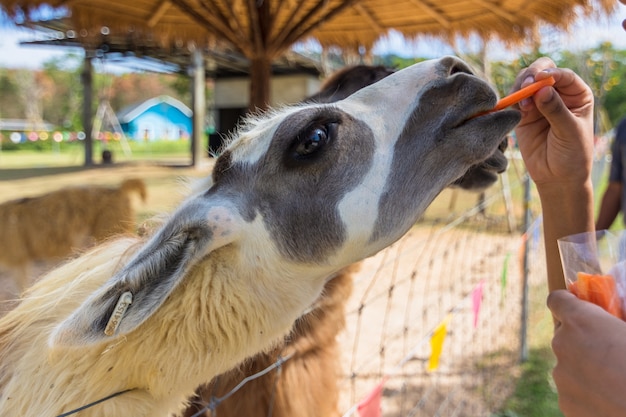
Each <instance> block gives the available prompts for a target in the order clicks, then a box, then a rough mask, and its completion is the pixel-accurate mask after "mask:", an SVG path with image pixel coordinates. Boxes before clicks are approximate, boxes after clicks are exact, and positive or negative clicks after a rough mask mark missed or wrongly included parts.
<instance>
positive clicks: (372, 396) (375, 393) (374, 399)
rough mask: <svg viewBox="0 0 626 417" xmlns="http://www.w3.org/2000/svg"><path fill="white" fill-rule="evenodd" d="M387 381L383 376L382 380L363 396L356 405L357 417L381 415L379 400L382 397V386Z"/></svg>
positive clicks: (376, 416) (378, 416) (379, 416)
mask: <svg viewBox="0 0 626 417" xmlns="http://www.w3.org/2000/svg"><path fill="white" fill-rule="evenodd" d="M385 382H387V378H383V380H382V381H380V383H379V384H378V385H376V387H375V388H374V389H373V390H372V392H370V393H369V394H367V396H366V397H365V398H363V399H362V400H361V402H360V403H359V404H358V405H357V410H358V411H359V417H381V416H382V410H381V405H380V402H381V400H382V397H383V386H384V385H385Z"/></svg>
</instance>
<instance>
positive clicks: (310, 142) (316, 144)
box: [295, 126, 328, 157]
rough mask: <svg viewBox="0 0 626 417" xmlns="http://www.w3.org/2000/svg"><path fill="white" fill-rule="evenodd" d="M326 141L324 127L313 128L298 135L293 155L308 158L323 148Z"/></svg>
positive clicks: (326, 135) (326, 133) (326, 136)
mask: <svg viewBox="0 0 626 417" xmlns="http://www.w3.org/2000/svg"><path fill="white" fill-rule="evenodd" d="M327 140H328V131H327V129H326V126H314V127H312V128H310V129H307V130H306V131H304V132H303V133H301V134H300V135H298V138H297V139H296V148H295V153H296V155H297V156H299V157H306V156H309V155H311V154H313V153H315V152H316V151H317V150H318V149H320V148H321V147H322V146H324V144H325V143H326V141H327Z"/></svg>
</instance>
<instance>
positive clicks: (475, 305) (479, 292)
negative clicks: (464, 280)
mask: <svg viewBox="0 0 626 417" xmlns="http://www.w3.org/2000/svg"><path fill="white" fill-rule="evenodd" d="M484 284H485V281H480V282H479V283H478V285H476V287H475V288H474V289H473V290H472V311H473V312H474V328H476V326H478V312H479V311H480V304H481V303H482V300H483V285H484Z"/></svg>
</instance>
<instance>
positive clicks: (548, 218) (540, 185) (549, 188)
mask: <svg viewBox="0 0 626 417" xmlns="http://www.w3.org/2000/svg"><path fill="white" fill-rule="evenodd" d="M620 1H621V2H622V3H624V4H626V0H620ZM622 26H623V27H624V29H625V30H626V20H624V21H623V22H622ZM553 65H554V64H553V63H552V62H551V61H549V60H545V59H543V60H539V61H537V62H535V63H534V64H533V65H531V66H530V67H529V69H528V70H526V71H525V72H523V73H522V74H520V76H519V77H518V80H520V81H518V86H519V84H520V83H521V81H522V80H526V77H527V75H528V74H536V76H537V78H543V77H544V75H542V74H541V73H539V72H537V71H538V70H540V69H545V68H550V67H553ZM551 71H557V72H556V73H555V74H558V73H560V70H551ZM555 78H557V77H555ZM559 78H560V80H559ZM559 78H557V83H556V84H555V86H554V89H552V88H550V87H546V88H543V89H542V90H541V91H539V92H538V93H537V94H536V95H535V96H534V97H533V99H532V100H526V101H525V103H523V104H522V105H521V106H520V108H521V110H522V114H523V117H522V121H521V123H520V126H519V127H518V129H517V130H516V133H517V135H518V142H519V145H520V150H521V152H522V156H523V158H524V160H525V161H526V165H527V167H528V171H529V173H530V175H531V177H532V178H533V179H534V180H535V182H537V189H538V191H539V195H540V199H541V204H542V211H543V215H544V219H543V222H544V230H545V240H546V260H547V265H548V286H549V289H550V294H549V296H548V300H547V303H548V308H549V309H550V310H551V312H552V315H553V317H554V322H555V330H554V337H553V339H552V350H553V351H554V354H555V356H556V358H557V364H556V366H555V368H554V370H553V372H552V376H553V378H554V382H555V385H556V388H557V391H558V394H559V408H560V409H561V411H562V412H563V414H564V415H565V416H566V417H618V416H619V417H623V416H626V395H625V394H626V322H624V321H622V320H620V319H618V318H616V317H613V316H611V315H610V314H609V313H607V312H606V311H604V310H603V309H602V308H600V307H598V306H596V305H594V304H591V303H589V302H586V301H582V300H579V299H578V298H576V297H575V296H574V295H573V294H571V293H570V292H568V291H567V290H563V289H559V288H563V287H564V286H565V282H564V279H563V273H562V269H561V265H560V258H559V254H558V248H557V246H556V240H557V239H558V238H560V237H563V236H566V235H569V234H574V233H578V232H583V231H593V230H595V229H594V224H593V193H592V190H591V181H590V166H591V165H590V164H591V162H590V161H591V157H592V146H593V131H592V130H591V125H592V114H591V113H592V110H591V108H592V105H593V98H590V97H589V94H590V92H589V91H588V90H589V89H588V87H586V86H585V85H584V83H583V82H582V80H580V78H578V77H577V76H575V75H572V74H561V76H559ZM568 80H569V81H570V82H568ZM555 89H556V90H555ZM557 92H558V94H559V95H560V96H561V98H562V100H560V99H558V98H557V94H556V93H557ZM542 115H543V116H545V119H544V118H543V117H542ZM568 121H569V122H568ZM570 122H571V123H570ZM569 158H572V159H569ZM579 164H580V165H579ZM567 165H569V170H568V168H567ZM570 176H571V177H570ZM559 185H561V186H562V189H559ZM620 186H621V184H620ZM609 187H611V185H609ZM611 191H619V190H615V189H613V190H611ZM618 195H619V194H618ZM611 197H612V196H611V195H610V196H609V197H608V198H609V199H610V198H611ZM613 197H614V195H613ZM561 199H562V201H559V200H561ZM577 200H578V201H577ZM617 210H618V211H619V206H618V209H617ZM614 212H615V201H608V202H607V208H606V210H605V211H604V212H601V213H600V214H599V216H598V223H597V224H598V226H604V228H607V227H608V226H605V224H606V223H607V222H609V219H610V218H611V216H612V215H613V213H614ZM615 215H617V213H615ZM612 220H613V219H611V220H610V222H612Z"/></svg>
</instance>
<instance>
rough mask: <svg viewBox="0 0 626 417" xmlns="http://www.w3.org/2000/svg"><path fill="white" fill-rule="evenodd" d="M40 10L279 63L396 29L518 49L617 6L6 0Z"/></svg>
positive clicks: (561, 1)
mask: <svg viewBox="0 0 626 417" xmlns="http://www.w3.org/2000/svg"><path fill="white" fill-rule="evenodd" d="M42 4H47V5H51V6H53V7H63V6H65V7H67V8H68V9H69V10H70V12H71V19H72V20H73V26H74V27H76V28H80V30H79V33H78V34H77V36H81V37H82V38H84V39H85V40H86V41H88V40H89V39H94V38H98V37H99V36H100V33H99V31H100V29H101V27H102V26H106V27H107V28H108V30H110V31H115V32H123V33H128V34H129V36H150V37H152V38H153V39H155V40H157V41H159V42H161V43H163V44H164V45H167V44H169V45H184V44H186V43H187V42H189V41H193V42H195V43H201V44H209V45H210V44H211V42H217V41H226V42H228V43H230V44H232V45H234V46H236V47H237V48H238V49H240V50H241V51H242V52H243V53H244V55H246V56H249V57H252V56H254V55H255V54H264V55H270V56H276V55H277V54H280V53H282V52H283V51H284V50H286V49H288V48H289V47H290V46H291V45H292V44H293V43H294V42H296V41H299V40H303V39H306V38H310V37H313V38H316V39H317V40H319V41H320V43H321V44H322V45H336V46H340V47H366V48H368V47H371V46H372V44H373V43H374V42H375V41H376V40H377V39H379V38H380V37H381V36H384V35H385V34H387V33H388V32H389V30H390V29H395V30H397V31H399V32H401V33H403V34H404V35H405V36H407V37H409V38H410V37H414V36H417V35H423V34H427V35H434V36H439V37H443V38H450V37H452V36H453V35H457V34H459V35H468V34H470V33H475V34H478V35H479V36H482V37H490V36H497V37H499V38H500V39H503V40H504V41H508V42H517V41H519V40H524V39H527V38H528V37H530V36H533V31H534V29H535V28H536V27H537V25H539V24H543V23H547V24H551V25H555V26H557V27H561V28H566V27H567V26H568V24H570V23H571V22H572V21H573V19H574V18H575V17H576V13H579V14H584V15H589V14H592V13H597V14H598V15H603V14H607V13H610V12H612V11H614V10H615V8H616V4H617V2H616V1H615V0H558V1H555V0H530V1H529V0H446V1H438V0H264V1H261V2H259V1H251V0H132V1H129V0H72V1H67V0H3V1H2V6H1V7H3V8H4V9H5V10H6V11H7V12H8V13H9V15H11V16H20V15H21V14H22V13H23V12H24V11H26V13H27V14H28V11H29V10H31V9H33V8H35V7H37V6H40V5H42Z"/></svg>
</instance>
